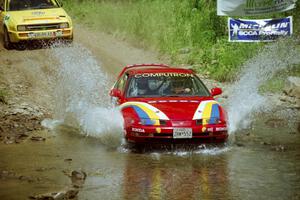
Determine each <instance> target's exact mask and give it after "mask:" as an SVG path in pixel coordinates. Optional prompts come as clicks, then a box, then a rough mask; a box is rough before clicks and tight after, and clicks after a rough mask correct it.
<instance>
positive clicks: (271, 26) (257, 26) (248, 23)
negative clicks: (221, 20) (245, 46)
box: [228, 17, 293, 42]
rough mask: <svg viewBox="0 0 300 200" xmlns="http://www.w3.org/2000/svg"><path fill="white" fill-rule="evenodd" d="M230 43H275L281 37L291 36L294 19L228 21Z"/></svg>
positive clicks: (230, 19) (231, 19)
mask: <svg viewBox="0 0 300 200" xmlns="http://www.w3.org/2000/svg"><path fill="white" fill-rule="evenodd" d="M228 30H229V41H231V42H260V41H265V42H268V41H274V40H276V39H278V38H279V37H283V36H291V35H292V33H293V18H292V17H286V18H282V19H261V20H245V19H233V18H229V19H228Z"/></svg>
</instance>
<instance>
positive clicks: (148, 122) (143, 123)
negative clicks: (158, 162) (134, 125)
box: [139, 119, 156, 126]
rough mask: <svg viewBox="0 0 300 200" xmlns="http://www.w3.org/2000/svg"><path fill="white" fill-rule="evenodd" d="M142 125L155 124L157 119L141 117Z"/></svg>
mask: <svg viewBox="0 0 300 200" xmlns="http://www.w3.org/2000/svg"><path fill="white" fill-rule="evenodd" d="M139 124H141V125H150V126H151V125H154V124H156V120H155V119H140V123H139Z"/></svg>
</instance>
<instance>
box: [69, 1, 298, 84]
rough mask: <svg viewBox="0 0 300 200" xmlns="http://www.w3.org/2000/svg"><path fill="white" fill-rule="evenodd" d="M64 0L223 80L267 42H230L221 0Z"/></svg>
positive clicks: (103, 24)
mask: <svg viewBox="0 0 300 200" xmlns="http://www.w3.org/2000/svg"><path fill="white" fill-rule="evenodd" d="M298 4H299V6H298V7H300V2H299V1H298ZM64 5H65V8H66V9H67V11H68V12H69V13H70V14H71V16H72V17H73V20H74V21H75V22H78V23H82V24H85V25H86V26H88V27H90V28H92V29H95V30H100V31H104V32H106V33H110V34H113V35H115V36H116V37H118V38H126V40H128V41H129V42H131V43H133V44H136V45H139V46H140V47H144V48H154V49H157V50H158V51H160V53H161V54H167V55H169V56H170V57H171V60H172V63H171V64H174V65H181V64H184V65H189V66H192V67H193V68H194V69H195V70H196V71H198V72H200V73H205V74H208V75H209V76H210V77H211V78H213V79H216V80H219V81H231V80H234V79H235V78H236V74H237V73H238V71H239V69H240V67H241V66H242V64H243V63H244V62H245V61H246V60H247V59H249V58H251V57H253V56H255V54H256V53H257V51H258V49H259V48H260V47H261V46H263V45H264V44H263V43H230V42H228V35H227V32H228V31H227V17H219V16H217V15H216V1H208V0H151V1H150V0H64ZM294 10H295V11H291V12H286V13H284V14H282V13H280V14H276V15H273V16H265V18H271V17H283V16H288V15H294V16H299V15H300V11H299V10H300V9H294ZM260 18H262V17H260ZM295 21H296V22H297V20H295ZM299 21H300V20H298V22H297V23H298V24H296V31H295V32H296V33H297V31H298V33H299V32H300V31H299V28H300V24H299Z"/></svg>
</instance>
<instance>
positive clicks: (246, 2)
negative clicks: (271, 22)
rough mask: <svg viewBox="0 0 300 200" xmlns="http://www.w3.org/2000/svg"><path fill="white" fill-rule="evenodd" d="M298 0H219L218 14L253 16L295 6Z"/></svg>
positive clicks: (285, 9)
mask: <svg viewBox="0 0 300 200" xmlns="http://www.w3.org/2000/svg"><path fill="white" fill-rule="evenodd" d="M296 1H297V0H218V2H217V3H218V5H217V9H218V15H221V16H251V15H263V14H268V13H274V12H283V11H287V10H291V9H293V8H295V6H296Z"/></svg>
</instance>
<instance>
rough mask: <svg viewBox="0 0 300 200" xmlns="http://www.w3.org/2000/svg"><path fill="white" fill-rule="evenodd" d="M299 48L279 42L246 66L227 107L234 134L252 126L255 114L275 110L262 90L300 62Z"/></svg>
mask: <svg viewBox="0 0 300 200" xmlns="http://www.w3.org/2000/svg"><path fill="white" fill-rule="evenodd" d="M296 45H297V42H296V41H295V40H293V39H289V40H279V41H278V42H276V43H272V44H270V45H267V46H265V47H264V48H263V49H261V50H260V51H259V53H258V54H257V56H256V57H254V58H252V59H250V60H249V61H248V62H247V63H245V65H244V66H243V68H242V69H243V71H242V73H241V78H240V79H239V80H238V81H237V82H236V83H235V84H234V85H233V86H232V87H231V88H230V96H229V98H228V105H227V110H228V118H229V131H230V133H233V132H235V131H237V130H238V129H242V128H246V127H248V126H249V124H250V123H251V119H252V117H253V115H254V114H255V113H258V112H261V111H267V110H269V109H271V106H272V105H269V104H268V102H267V99H266V98H265V97H264V96H262V95H261V94H260V93H259V88H260V86H261V85H262V84H263V83H265V82H266V81H267V80H269V79H270V78H271V77H272V76H273V75H274V74H275V73H276V72H278V71H280V70H283V69H286V68H288V67H289V66H291V65H293V64H298V63H300V54H299V49H297V46H296Z"/></svg>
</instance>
